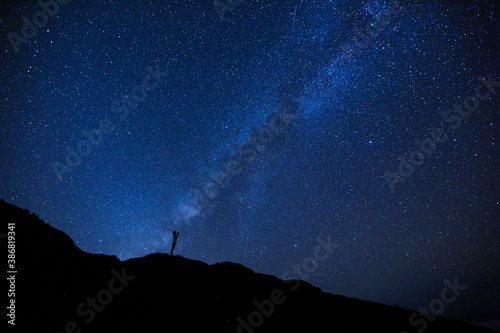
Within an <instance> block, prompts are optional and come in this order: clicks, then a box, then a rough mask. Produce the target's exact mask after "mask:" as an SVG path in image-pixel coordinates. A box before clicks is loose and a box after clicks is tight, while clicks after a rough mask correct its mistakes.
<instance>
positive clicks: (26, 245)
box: [0, 200, 489, 333]
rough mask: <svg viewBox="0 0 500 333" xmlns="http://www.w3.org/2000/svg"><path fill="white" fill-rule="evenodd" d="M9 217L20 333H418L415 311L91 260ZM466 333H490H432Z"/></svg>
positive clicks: (24, 214) (309, 290)
mask: <svg viewBox="0 0 500 333" xmlns="http://www.w3.org/2000/svg"><path fill="white" fill-rule="evenodd" d="M0 215H1V216H2V221H3V223H2V228H3V229H2V231H0V232H2V233H4V232H5V230H6V224H7V223H9V222H11V223H12V222H15V233H16V259H15V260H16V261H15V262H16V268H17V274H16V283H15V304H16V313H15V323H16V325H15V327H14V326H12V325H8V326H9V329H13V328H15V330H14V331H16V332H54V333H56V332H74V333H79V332H141V333H143V332H241V333H251V332H319V331H325V329H326V330H327V331H330V332H384V333H389V332H398V333H399V332H402V331H407V332H409V333H411V332H417V329H416V328H415V327H412V326H410V324H409V322H408V318H409V316H410V315H411V314H412V313H413V312H412V311H408V310H404V309H400V308H396V307H391V306H387V305H382V304H377V303H372V302H367V301H361V300H357V299H353V298H347V297H343V296H339V295H333V294H329V293H325V292H322V291H321V290H320V289H319V288H316V287H314V286H312V285H310V284H308V283H306V282H304V281H298V280H291V281H283V280H280V279H278V278H276V277H274V276H271V275H265V274H259V273H255V272H254V271H252V270H251V269H249V268H246V267H244V266H242V265H240V264H236V263H230V262H222V263H216V264H213V265H208V264H206V263H204V262H201V261H197V260H191V259H187V258H183V257H180V256H170V255H168V254H162V253H156V254H150V255H147V256H145V257H142V258H133V259H129V260H125V261H120V260H119V259H118V258H117V257H116V256H108V255H102V254H89V253H86V252H84V251H82V250H80V249H79V248H78V247H77V246H76V245H75V244H74V242H73V240H72V239H71V238H70V237H69V236H68V235H67V234H65V233H64V232H62V231H60V230H58V229H56V228H53V227H51V226H50V225H49V224H46V223H45V222H44V221H42V220H40V219H39V218H38V216H36V215H35V214H30V212H29V211H28V210H26V209H21V208H19V207H16V206H14V205H11V204H8V203H6V202H5V201H3V200H0ZM1 241H2V243H1V246H2V249H3V253H6V251H5V250H6V247H7V246H6V239H5V238H2V239H1ZM294 288H296V290H294V291H292V289H294ZM4 304H5V303H4ZM4 309H5V307H4ZM4 311H5V310H4ZM250 314H251V315H250ZM249 315H250V318H249ZM4 316H5V315H4ZM249 322H250V323H249ZM251 324H253V326H252V325H251ZM254 326H255V327H254ZM420 327H421V326H418V328H420ZM459 330H465V331H467V332H489V330H487V329H484V328H481V327H476V326H473V325H469V324H465V323H459V322H455V321H452V320H448V319H444V318H437V319H436V320H435V321H434V322H432V323H430V322H429V323H428V326H427V328H426V330H425V332H428V333H431V332H453V331H459Z"/></svg>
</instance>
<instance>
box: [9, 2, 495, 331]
mask: <svg viewBox="0 0 500 333" xmlns="http://www.w3.org/2000/svg"><path fill="white" fill-rule="evenodd" d="M61 2H64V1H61ZM238 2H239V1H234V3H238ZM438 2H439V4H436V3H435V1H430V0H429V1H414V2H404V1H400V2H397V1H391V0H387V1H386V0H382V1H377V0H370V1H299V0H295V1H245V2H241V3H239V4H237V5H236V6H235V7H234V8H233V9H232V10H227V9H228V8H229V7H224V5H221V6H220V7H219V8H218V10H217V9H216V8H215V6H214V3H213V2H212V1H205V0H201V1H181V0H178V1H160V0H153V1H142V0H138V1H125V0H122V1H99V2H98V3H97V4H96V3H94V2H91V1H70V2H68V3H67V4H60V5H59V10H58V12H57V13H52V14H53V15H52V16H53V17H51V16H47V18H46V19H44V17H43V15H38V16H37V20H38V23H39V24H40V25H42V27H40V28H36V27H35V28H36V29H37V30H38V31H37V33H36V34H35V33H34V32H33V30H29V29H26V30H25V31H24V34H25V35H26V36H27V37H26V36H24V37H23V33H22V31H21V30H22V29H21V27H22V26H23V24H25V22H24V21H23V20H22V18H23V17H28V18H29V21H30V22H33V15H34V14H35V13H36V12H38V11H40V10H41V7H40V5H39V4H37V2H36V1H15V2H14V1H12V2H11V3H9V4H5V1H3V2H2V3H1V7H0V12H1V14H0V15H1V21H0V24H1V29H2V32H1V37H2V44H1V55H0V61H1V67H0V73H1V86H0V88H1V89H0V106H1V118H0V119H1V128H0V135H1V145H0V155H1V164H0V198H3V199H5V200H6V201H7V202H9V203H13V204H15V205H18V206H20V207H22V208H27V209H29V210H30V211H31V212H34V213H36V214H38V215H39V216H40V217H41V218H43V219H44V220H45V222H47V223H50V224H51V225H52V226H54V227H57V228H58V229H61V230H62V231H64V232H66V233H67V234H68V235H70V236H71V237H72V239H73V240H74V241H75V243H76V245H77V246H78V247H80V248H81V249H82V250H84V251H88V252H91V253H105V254H109V255H116V256H117V257H119V258H120V259H122V260H125V259H128V258H132V257H140V256H145V255H147V254H149V253H154V252H163V253H169V252H170V247H171V245H170V244H171V242H172V231H173V230H177V231H179V232H180V236H179V239H178V242H177V247H176V249H175V253H174V254H178V255H182V256H184V257H187V258H193V259H197V260H202V261H205V262H208V263H210V264H211V263H215V262H217V261H232V262H237V263H241V264H243V265H245V266H248V267H249V268H251V269H253V270H255V271H257V272H260V273H266V274H273V275H276V276H278V277H281V276H282V274H283V273H284V272H286V271H287V270H290V271H291V270H292V269H291V267H292V266H293V265H297V264H298V265H300V266H302V262H303V261H304V260H305V259H306V258H308V257H311V256H313V253H314V251H315V247H316V246H317V245H318V242H317V239H318V237H321V239H322V240H324V241H327V239H328V237H329V238H330V241H331V242H332V243H336V244H338V246H336V247H335V248H334V249H333V251H332V253H331V254H330V255H329V257H328V259H326V260H324V261H321V262H313V263H312V264H313V265H314V263H316V264H317V268H316V267H315V269H309V270H312V271H313V272H310V273H307V274H306V273H305V271H304V269H302V272H301V274H304V277H301V278H303V279H304V280H306V281H307V282H309V283H311V284H313V285H316V286H318V287H320V288H321V289H322V290H324V291H327V292H331V293H335V294H341V295H345V296H349V297H356V298H360V299H364V300H370V301H376V302H381V303H385V304H390V305H393V304H397V305H398V306H401V307H405V308H409V309H412V310H416V309H418V307H420V306H423V307H427V306H428V305H429V302H430V301H431V300H433V299H435V298H439V295H440V292H441V290H442V289H443V288H444V287H445V284H444V283H443V280H444V279H447V280H449V281H453V280H454V279H455V278H458V281H459V283H460V284H462V285H466V286H467V289H466V290H465V291H463V292H462V294H461V295H460V296H459V297H457V299H456V300H455V301H454V302H452V303H450V304H447V305H446V310H445V312H444V313H443V315H444V316H455V315H472V314H486V313H496V314H500V300H499V297H498V295H499V294H500V286H499V283H498V281H500V279H499V278H500V265H499V259H500V239H499V235H500V224H499V222H500V219H499V217H500V196H499V191H498V189H499V188H500V177H499V176H500V168H499V165H500V154H499V146H500V142H499V128H500V124H499V120H500V117H499V111H500V109H499V101H500V96H499V95H500V85H499V84H498V83H497V82H500V64H499V56H500V47H499V45H500V38H499V36H500V35H499V34H500V30H499V27H500V23H499V16H500V15H499V13H500V11H499V8H498V3H496V1H492V0H490V1H438ZM52 11H55V10H54V8H53V6H52ZM218 11H219V12H218ZM45 21H46V22H45ZM43 23H45V26H43ZM30 24H32V23H30ZM367 29H368V34H369V35H367V34H366V33H367ZM9 33H11V34H9ZM9 36H10V37H9ZM28 37H29V38H28ZM16 38H17V39H16ZM15 49H17V52H16V50H15ZM478 87H479V88H478ZM464 103H465V104H466V105H465V106H461V105H463V104H464ZM419 143H420V144H419ZM419 145H420V147H419ZM408 159H410V160H411V161H412V162H413V164H412V163H410V162H408ZM221 175H222V176H221ZM213 178H218V181H219V183H217V181H215V180H213ZM309 264H311V262H310V261H309ZM306 275H307V276H306ZM288 277H289V278H292V277H297V274H295V273H292V274H289V276H288ZM402 329H404V328H402Z"/></svg>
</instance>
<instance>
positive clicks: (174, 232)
mask: <svg viewBox="0 0 500 333" xmlns="http://www.w3.org/2000/svg"><path fill="white" fill-rule="evenodd" d="M172 234H173V237H174V239H173V240H172V251H170V255H173V254H174V249H175V244H177V237H179V233H178V232H177V231H172Z"/></svg>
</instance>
